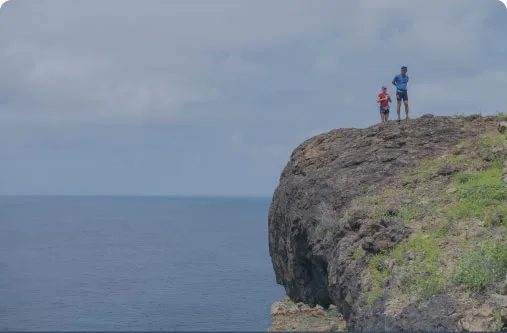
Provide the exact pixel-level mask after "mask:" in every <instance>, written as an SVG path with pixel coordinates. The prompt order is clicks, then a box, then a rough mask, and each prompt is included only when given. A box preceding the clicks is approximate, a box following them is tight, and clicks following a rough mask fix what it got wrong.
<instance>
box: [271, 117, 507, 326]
mask: <svg viewBox="0 0 507 333" xmlns="http://www.w3.org/2000/svg"><path fill="white" fill-rule="evenodd" d="M499 123H500V119H499V118H498V117H478V116H473V117H458V118H451V117H433V116H430V115H428V116H425V117H424V118H420V119H415V120H408V121H402V122H401V123H397V122H389V123H388V124H387V125H385V126H372V127H370V128H366V129H337V130H333V131H331V132H329V133H326V134H321V135H319V136H316V137H313V138H311V139H309V140H307V141H306V142H304V143H303V144H301V145H300V146H299V147H298V148H297V149H296V150H295V151H294V152H293V153H292V155H291V157H290V161H289V162H288V164H287V165H286V167H285V169H284V170H283V172H282V175H281V178H280V183H279V186H278V187H277V189H276V190H275V193H274V196H273V200H272V204H271V207H270V210H269V218H268V220H269V251H270V255H271V258H272V263H273V267H274V270H275V273H276V279H277V282H278V283H279V284H281V285H283V286H284V287H285V290H286V293H287V295H288V297H289V298H290V299H291V300H292V301H293V302H295V303H298V302H303V303H305V304H307V305H309V306H311V307H314V306H316V305H320V306H322V307H324V308H326V309H327V308H328V307H329V306H330V305H334V306H336V307H337V310H338V311H339V312H340V313H341V314H342V315H343V317H344V319H345V320H346V321H347V325H348V327H347V328H348V329H349V330H354V331H366V330H389V331H406V330H425V331H431V330H434V331H435V330H438V331H443V330H449V331H454V330H464V329H469V328H472V329H482V330H498V329H501V328H502V327H503V326H504V323H505V322H507V319H506V318H504V317H502V316H503V315H504V313H505V310H507V307H502V306H503V305H498V304H497V303H498V299H497V300H496V302H497V303H495V301H493V300H492V299H490V298H488V297H487V296H480V297H479V296H473V295H472V296H469V295H470V294H469V293H468V292H467V291H466V290H464V289H463V287H462V286H461V287H460V286H459V284H458V285H452V286H448V285H449V283H447V282H448V281H450V278H449V279H446V280H445V281H443V282H442V283H440V282H441V281H440V280H438V279H437V277H438V278H439V277H441V276H444V275H442V274H443V273H442V274H441V271H444V270H445V269H444V268H445V267H448V268H449V269H451V268H453V269H454V268H455V267H457V265H458V262H459V260H460V259H461V257H460V255H462V253H464V252H460V251H457V250H456V251H454V250H453V249H454V248H455V247H456V246H457V245H456V244H458V243H457V242H459V241H461V240H463V239H469V238H470V239H476V237H478V236H481V237H485V238H488V237H491V239H493V238H492V237H497V238H498V232H499V230H504V229H499V228H502V227H504V226H505V224H507V223H506V222H507V219H503V217H500V218H499V219H500V220H499V221H500V222H499V223H498V226H497V228H498V229H494V228H493V227H490V226H487V227H486V226H484V225H483V223H482V222H481V223H480V222H479V220H480V218H479V217H477V218H476V217H470V218H468V217H467V218H461V217H460V218H455V219H453V218H450V217H449V216H450V215H449V214H451V213H452V212H451V213H448V212H449V209H450V208H449V207H453V205H458V204H459V202H460V199H459V198H458V197H457V196H458V195H460V193H462V191H464V190H462V189H461V188H460V186H459V184H458V185H456V186H455V187H456V188H448V187H446V186H448V185H449V184H451V182H452V181H453V179H455V177H457V176H459V175H461V174H464V175H465V176H466V175H467V173H466V172H469V171H470V172H480V171H482V170H486V169H487V168H488V167H489V166H490V165H493V163H497V162H496V161H498V160H499V159H503V160H507V146H506V145H505V143H502V142H501V139H500V134H499V133H498V131H499V127H498V126H499V125H498V124H499ZM482 137H487V138H488V139H487V140H486V139H480V138H482ZM488 140H489V141H488ZM495 165H496V164H495ZM502 168H503V167H502ZM465 171H466V172H465ZM465 176H463V177H465ZM453 200H454V201H453ZM495 202H496V201H495ZM435 207H439V208H438V209H437V208H435ZM488 207H489V206H488ZM495 207H496V206H494V207H493V208H491V210H493V209H496V208H495ZM506 207H507V201H506ZM488 209H489V208H488ZM421 212H422V213H421ZM494 213H498V214H501V212H497V211H495V212H494ZM432 214H433V215H432ZM445 214H448V215H445ZM452 214H454V213H452ZM488 214H489V213H488ZM453 216H454V215H453ZM502 216H503V215H502ZM474 218H475V220H474ZM487 218H488V219H489V218H490V216H489V215H488V217H487ZM460 219H461V220H460ZM502 219H503V220H502ZM462 221H463V223H461V222H462ZM492 228H493V229H492ZM501 233H502V231H500V234H501ZM415 234H420V235H422V236H421V238H420V239H422V240H421V241H420V242H422V243H424V242H426V241H427V242H429V241H432V242H433V241H434V242H435V244H436V247H438V249H439V251H440V252H439V254H438V258H437V257H435V258H436V259H434V261H435V262H438V265H441V266H443V267H444V268H442V269H441V268H438V267H437V266H438V265H437V264H434V263H433V262H432V261H430V259H428V257H429V256H430V255H431V254H428V253H427V252H429V251H428V250H425V251H426V252H424V251H422V252H421V253H422V254H421V253H419V252H417V251H419V248H418V247H417V246H419V245H417V246H414V248H415V249H416V250H414V251H413V252H410V251H412V250H411V249H410V248H409V246H406V245H403V244H407V242H409V239H411V237H414V235H415ZM441 234H442V235H443V234H445V235H448V236H444V237H441V236H440V235H441ZM425 237H426V238H425ZM474 237H475V238H474ZM488 239H489V238H488ZM498 241H500V242H501V244H502V245H503V246H505V244H506V243H505V239H504V238H500V239H499V240H498ZM414 242H415V241H414ZM470 242H472V241H470ZM410 244H412V243H410ZM414 244H416V243H414ZM424 244H426V243H424ZM460 244H461V243H460ZM467 244H468V243H467ZM474 244H475V243H473V244H472V243H470V245H471V246H472V245H474ZM403 246H405V247H403ZM460 246H461V245H460ZM430 248H431V246H430ZM395 249H399V251H398V252H396V253H394V252H393V251H394V250H395ZM409 250H410V251H409ZM463 251H464V250H463ZM386 253H387V254H389V253H392V255H390V256H389V255H386ZM400 254H403V257H400ZM379 255H384V257H385V258H384V259H382V261H381V262H379V263H378V264H377V263H375V264H373V262H374V260H376V259H375V258H377V257H379ZM432 258H433V257H432ZM431 260H433V259H431ZM430 264H431V265H433V266H435V267H436V268H434V267H433V266H430ZM414 267H416V268H414ZM417 269H420V271H417ZM414 272H416V273H414ZM411 274H412V275H414V274H416V276H415V277H414V276H411ZM426 276H429V277H428V279H430V278H431V279H430V280H429V281H430V282H431V283H434V284H435V290H434V291H428V290H426V289H428V288H429V287H428V288H427V287H424V283H426V282H424V281H426V280H425V279H426V278H425V277H426ZM407 281H408V282H407ZM421 281H423V282H424V283H423V282H421ZM436 281H437V282H438V283H437V282H436ZM431 286H433V284H431ZM437 287H438V288H437ZM425 288H426V289H425ZM432 290H433V289H432ZM421 295H423V296H421ZM481 297H482V298H481ZM499 299H501V300H502V301H503V298H501V297H500V298H499ZM495 304H496V305H495ZM477 309H480V310H477ZM474 311H475V312H474ZM477 311H479V312H480V313H479V314H477V313H476V312H477ZM481 311H482V312H481ZM488 311H489V312H488ZM502 311H503V312H502ZM481 316H482V317H481ZM479 317H480V318H482V319H477V318H479ZM470 318H474V320H475V321H474V320H471V319H470ZM495 318H496V319H495ZM474 325H475V326H474Z"/></svg>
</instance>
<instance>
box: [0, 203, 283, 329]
mask: <svg viewBox="0 0 507 333" xmlns="http://www.w3.org/2000/svg"><path fill="white" fill-rule="evenodd" d="M269 203H270V200H269V199H243V198H241V199H240V198H234V199H225V198H220V199H209V198H208V199H206V198H195V199H188V198H187V199H185V198H180V199H178V198H155V197H123V198H120V197H118V198H114V197H0V330H180V331H188V330H208V331H210V330H213V331H215V330H222V331H223V330H249V331H262V330H266V328H268V327H269V326H270V325H271V319H270V316H269V308H270V306H271V304H272V303H273V302H274V301H277V300H279V299H280V298H282V297H283V296H284V290H283V289H282V288H281V287H280V286H277V285H276V283H275V278H274V273H273V268H272V266H271V261H270V258H269V253H268V244H267V239H268V236H267V210H268V207H269Z"/></svg>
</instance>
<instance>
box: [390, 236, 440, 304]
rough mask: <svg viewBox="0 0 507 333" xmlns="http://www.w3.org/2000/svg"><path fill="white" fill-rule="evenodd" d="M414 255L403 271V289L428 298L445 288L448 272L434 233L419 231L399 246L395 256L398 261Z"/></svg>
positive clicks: (394, 252)
mask: <svg viewBox="0 0 507 333" xmlns="http://www.w3.org/2000/svg"><path fill="white" fill-rule="evenodd" d="M408 252H411V253H412V255H413V256H414V258H413V260H411V261H410V264H409V265H408V268H407V270H406V271H404V272H403V273H402V281H403V283H402V289H404V291H405V292H407V293H411V294H413V295H415V296H417V297H419V298H421V299H428V298H429V297H430V296H431V295H434V294H437V293H439V292H441V291H442V290H444V289H445V287H446V281H447V276H448V272H446V271H445V269H444V268H445V266H444V265H442V262H441V252H440V247H439V245H438V243H437V242H436V238H435V237H434V236H433V235H424V234H422V233H418V234H416V235H414V237H412V238H410V239H409V241H408V242H406V243H405V244H402V245H401V246H399V247H397V248H395V249H394V251H393V256H394V257H395V258H396V261H397V262H400V263H403V262H406V261H407V260H408V259H407V254H408Z"/></svg>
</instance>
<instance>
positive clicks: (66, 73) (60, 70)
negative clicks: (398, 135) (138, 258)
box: [0, 0, 507, 193]
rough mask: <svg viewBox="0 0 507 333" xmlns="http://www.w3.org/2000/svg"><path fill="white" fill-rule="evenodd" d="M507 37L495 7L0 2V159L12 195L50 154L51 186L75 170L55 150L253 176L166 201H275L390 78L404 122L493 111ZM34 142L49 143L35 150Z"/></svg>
mask: <svg viewBox="0 0 507 333" xmlns="http://www.w3.org/2000/svg"><path fill="white" fill-rule="evenodd" d="M506 28H507V11H506V10H505V8H503V5H502V4H501V3H499V1H497V0H442V1H438V2H434V1H433V2H431V1H430V2H424V1H404V0H382V1H380V0H356V1H336V0H319V1H308V0H305V1H304V0H279V1H275V2H269V1H264V0H260V1H229V0H215V1H204V2H202V1H200V2H198V3H197V2H195V1H187V0H185V1H184V0H174V1H166V0H152V1H144V2H143V1H133V0H121V1H120V0H110V1H103V2H86V1H80V0H60V1H57V0H45V1H21V0H18V1H17V0H14V1H9V2H8V3H7V4H6V5H4V6H3V7H2V9H1V11H0V117H1V119H2V121H1V122H0V139H1V142H2V144H0V154H4V155H8V156H10V157H12V158H13V160H12V162H9V163H12V165H11V166H10V167H9V168H8V169H7V166H5V169H4V170H3V172H4V174H7V171H8V173H9V175H10V176H9V178H13V177H14V178H16V177H18V178H19V179H20V180H19V181H18V182H16V184H14V183H12V184H11V187H10V188H11V189H13V190H14V189H16V188H18V189H19V188H24V189H29V188H30V185H29V184H28V182H23V181H22V176H21V174H20V173H19V172H17V171H16V170H23V167H22V166H23V165H25V164H24V163H26V165H30V164H31V165H33V164H34V161H35V158H36V157H35V156H39V157H38V158H42V157H40V155H39V153H40V154H43V153H44V154H46V155H44V156H53V158H52V159H48V160H47V163H46V164H44V165H47V168H49V169H48V170H49V171H48V172H47V173H46V174H49V175H52V176H50V177H52V179H54V181H55V182H56V183H58V182H61V181H59V180H58V179H59V176H58V174H57V173H56V172H52V171H51V168H50V166H51V165H52V164H51V163H54V164H57V163H59V164H60V165H67V167H68V168H77V166H76V165H75V164H74V163H71V162H70V161H64V159H65V157H64V155H58V154H57V153H56V152H57V151H60V152H61V150H58V149H59V148H57V147H58V144H57V142H59V140H61V141H62V142H69V145H70V146H71V147H75V149H70V151H73V153H75V154H78V155H79V156H81V155H82V156H83V159H86V158H88V159H104V163H103V164H102V166H103V168H104V170H115V168H118V165H117V164H115V163H113V162H111V159H109V158H106V157H105V156H108V154H109V155H111V156H117V158H118V159H119V160H124V161H125V163H127V161H131V158H133V157H132V156H144V157H143V158H145V159H146V160H148V161H150V160H151V161H158V162H156V163H158V165H164V166H165V167H166V169H165V170H169V171H168V172H169V173H170V174H171V175H172V174H174V173H176V172H182V173H183V174H188V173H189V172H191V171H190V170H193V169H192V168H191V167H190V165H200V162H199V161H200V160H201V159H205V160H207V161H209V164H210V165H211V166H214V167H213V168H217V169H213V168H211V169H208V170H209V172H210V173H217V172H218V171H217V170H218V168H219V165H221V163H228V164H230V165H235V166H237V168H240V167H243V168H250V167H251V168H252V171H251V173H249V176H248V177H246V176H245V175H244V174H242V173H241V172H240V171H239V170H238V171H234V170H232V171H231V170H229V172H228V173H226V174H224V175H223V176H221V177H223V178H220V177H211V178H213V179H216V183H213V181H214V180H208V178H210V176H209V175H203V176H202V177H203V178H202V179H201V185H199V180H198V179H196V183H195V184H191V185H190V186H189V185H188V184H186V185H183V184H180V185H178V186H180V187H179V188H177V189H176V192H183V191H190V192H206V191H208V190H209V191H212V190H211V189H209V187H210V186H215V187H216V188H221V189H220V191H222V192H224V193H225V192H226V193H239V192H245V191H246V192H249V193H270V191H271V189H272V188H273V187H274V186H275V185H276V181H277V179H278V174H279V172H280V171H281V168H282V167H283V165H284V163H285V162H286V161H287V159H288V155H289V154H290V152H291V151H292V149H293V148H294V147H296V146H297V145H298V144H299V143H300V142H301V141H302V140H304V139H306V138H307V137H308V135H309V133H312V131H313V132H314V129H319V132H320V131H324V130H331V129H332V128H335V127H351V126H354V127H358V126H368V125H371V124H374V123H376V122H377V121H378V119H377V118H378V115H377V106H376V104H375V96H376V95H377V93H378V91H379V89H380V85H381V84H386V83H387V84H389V83H390V81H391V79H392V77H393V76H394V75H395V74H397V72H398V71H399V67H400V65H408V67H409V75H410V77H411V81H410V91H409V94H410V98H411V110H412V112H413V115H414V116H417V115H420V114H423V113H427V112H431V113H435V114H441V115H451V114H454V113H456V112H477V110H481V111H482V112H483V113H490V114H491V113H494V112H496V111H497V110H500V111H501V110H502V108H503V107H504V106H505V105H507V97H505V96H506V95H505V94H504V93H503V90H504V87H505V83H506V82H505V77H506V76H505V73H506V71H507V65H506V64H505V56H506V55H507V43H506V40H505V39H506V37H505V36H506V35H505V31H506ZM13 128H15V129H16V130H13ZM154 128H156V129H157V130H155V129H154ZM44 129H47V131H51V133H53V134H52V137H53V139H52V140H49V141H44V140H42V139H41V138H42V137H45V135H47V134H42V133H45V132H44V131H45V130H44ZM152 131H156V133H157V134H156V135H155V136H153V135H154V134H152ZM92 133H93V134H92ZM109 133H114V135H113V134H109ZM132 133H137V134H135V135H133V134H132ZM94 137H97V138H102V139H101V140H102V141H101V140H99V139H94ZM167 141H170V142H171V144H168V146H164V145H163V143H166V142H167ZM9 142H11V143H12V144H9ZM172 142H177V143H178V145H173V144H172ZM164 147H165V148H164ZM211 147H212V148H211ZM164 149H165V150H164ZM231 149H232V150H231ZM285 150H286V153H283V152H284V151H285ZM65 151H66V154H70V153H69V150H65ZM16 152H17V153H16ZM30 153H32V155H30ZM148 153H149V154H151V155H149V156H147V155H146V154H148ZM157 154H158V155H157ZM165 154H166V155H167V157H166V159H164V162H160V161H159V159H160V158H161V157H160V155H165ZM177 154H179V156H185V157H184V158H185V160H183V157H181V158H179V159H175V158H174V156H176V155H177ZM20 156H23V157H20ZM30 156H34V157H32V160H30ZM113 160H114V159H113ZM30 161H31V162H30ZM83 161H84V160H83ZM83 161H82V162H83ZM170 161H173V162H170ZM76 163H77V162H76ZM83 163H84V162H83ZM129 163H132V162H129ZM192 163H193V164H192ZM14 165H15V166H16V167H14ZM41 165H42V164H41ZM120 168H126V166H125V167H123V166H121V167H120ZM139 168H140V169H139V170H145V171H146V170H148V167H146V169H143V168H142V165H141V166H139ZM171 170H172V171H171ZM1 172H2V167H0V173H1ZM34 172H36V173H37V171H34ZM157 172H162V171H157ZM124 174H128V172H126V171H125V173H124ZM151 174H153V172H151ZM12 175H14V176H12ZM255 175H257V176H255ZM39 176H40V177H43V176H42V174H40V175H39ZM33 177H36V176H33ZM154 177H155V176H154ZM158 177H160V174H158ZM255 177H257V178H258V179H261V180H260V181H255V180H252V179H253V178H255ZM204 178H206V180H204ZM0 180H2V179H0ZM4 180H5V181H7V183H6V184H8V182H9V180H8V179H4ZM122 181H125V180H122ZM120 182H121V181H120V180H118V182H117V183H115V184H116V185H115V184H110V185H108V186H106V185H104V186H106V187H107V188H109V189H111V191H114V188H115V186H117V187H116V188H120V187H119V185H118V184H119V183H120ZM35 183H36V182H34V184H35ZM65 183H66V184H70V185H69V186H68V188H67V191H80V188H84V187H83V186H84V185H83V184H82V182H81V183H80V182H79V181H78V180H76V181H75V182H74V183H73V182H68V181H66V182H65ZM95 183H96V184H97V185H96V186H97V188H102V186H103V185H100V184H99V183H100V182H99V181H98V180H97V181H96V182H95ZM146 183H150V184H153V182H151V181H148V180H147V181H146ZM20 184H21V185H20ZM80 184H81V185H80ZM136 184H138V183H136ZM203 184H206V186H208V187H207V188H203V186H204V185H203ZM224 184H225V185H224ZM6 186H7V185H6ZM55 186H56V185H55ZM87 186H88V184H87ZM122 186H123V185H122ZM136 186H140V187H139V189H140V188H141V187H142V189H143V191H148V190H149V186H141V185H139V184H138V185H136ZM136 186H134V185H132V188H131V189H127V188H125V186H123V187H121V188H122V191H127V190H128V191H131V192H132V191H133V192H135V191H136ZM185 186H187V187H185ZM7 188H9V187H7ZM58 188H59V189H60V190H62V191H63V190H65V188H66V187H65V186H64V185H61V186H60V187H58ZM86 188H89V187H86ZM157 188H158V187H157ZM55 189H56V187H55Z"/></svg>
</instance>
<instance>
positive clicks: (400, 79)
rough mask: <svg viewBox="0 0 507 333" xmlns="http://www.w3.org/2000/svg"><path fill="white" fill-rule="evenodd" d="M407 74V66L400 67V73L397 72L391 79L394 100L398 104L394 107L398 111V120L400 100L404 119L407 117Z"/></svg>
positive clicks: (399, 118)
mask: <svg viewBox="0 0 507 333" xmlns="http://www.w3.org/2000/svg"><path fill="white" fill-rule="evenodd" d="M407 84H408V75H407V66H403V67H401V74H398V75H396V76H395V77H394V79H393V85H394V86H395V87H396V100H397V101H398V106H397V108H396V112H397V113H398V121H400V120H401V117H400V109H401V101H403V103H404V104H405V119H408V91H407Z"/></svg>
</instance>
